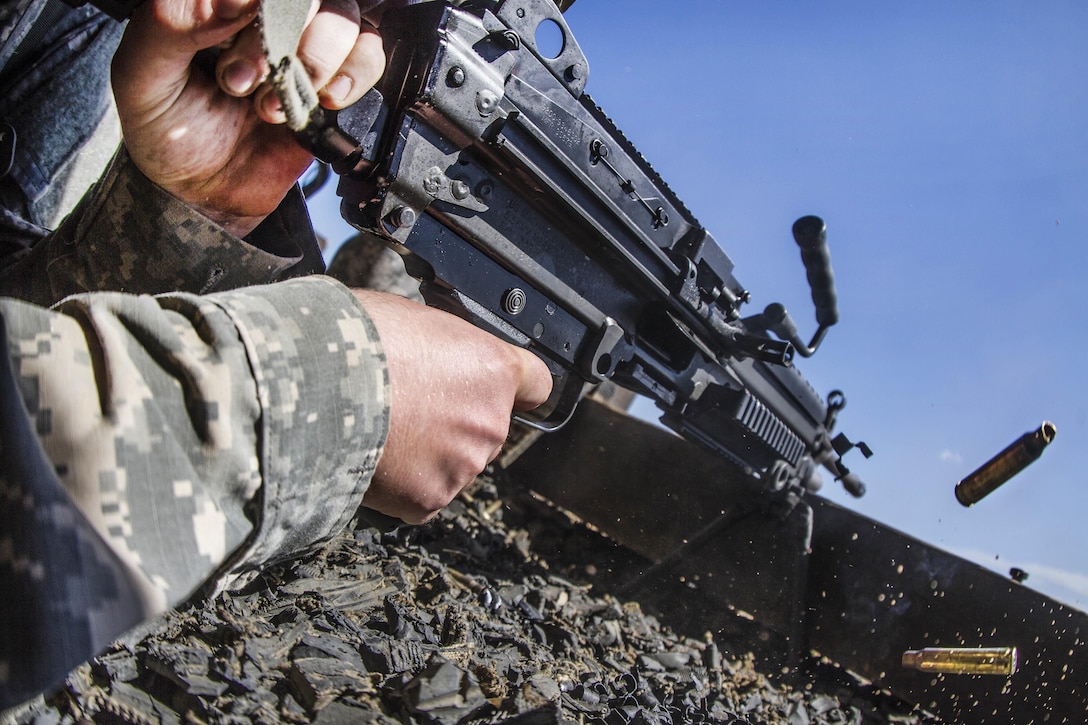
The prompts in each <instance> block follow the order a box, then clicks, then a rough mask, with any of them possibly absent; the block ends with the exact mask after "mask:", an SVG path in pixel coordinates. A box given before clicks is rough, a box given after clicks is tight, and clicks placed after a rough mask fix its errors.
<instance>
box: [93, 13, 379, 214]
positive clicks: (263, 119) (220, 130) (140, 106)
mask: <svg viewBox="0 0 1088 725" xmlns="http://www.w3.org/2000/svg"><path fill="white" fill-rule="evenodd" d="M257 8H258V2H257V0H148V1H147V2H145V3H143V4H142V5H141V6H139V7H138V8H137V9H136V12H135V13H134V14H133V16H132V19H131V21H130V22H129V26H128V28H127V29H126V31H125V36H124V38H123V40H122V41H121V45H120V47H119V48H118V50H117V53H116V55H115V56H114V63H113V85H114V95H115V97H116V99H117V110H118V113H119V115H120V118H121V125H122V131H123V135H124V142H125V146H126V147H127V149H128V151H129V154H130V155H131V157H132V159H133V161H134V162H135V164H136V166H137V167H138V168H139V169H140V170H141V171H142V172H143V173H144V174H145V175H146V176H147V177H148V178H150V179H151V180H152V181H154V182H155V183H156V184H158V185H159V186H161V187H163V188H164V189H165V190H166V191H168V192H170V193H171V194H173V195H174V196H176V197H178V198H179V199H181V200H182V201H184V202H186V203H187V204H189V205H190V206H193V207H194V208H196V209H197V210H198V211H200V212H201V213H203V214H204V215H205V216H208V217H209V218H211V219H212V220H214V221H216V222H218V223H219V224H221V225H222V226H224V227H225V228H227V229H228V230H229V231H231V232H232V233H234V234H236V235H237V236H244V235H245V234H248V233H249V232H250V231H252V230H253V229H254V228H255V227H256V226H257V224H259V223H260V222H261V220H263V219H264V217H266V216H267V215H268V214H270V213H271V212H272V211H274V210H275V208H276V207H277V206H278V205H279V203H280V202H281V201H282V200H283V197H284V195H285V194H286V193H287V191H288V190H289V189H290V188H291V186H292V185H293V184H294V183H295V181H296V180H297V179H298V177H299V175H300V174H302V172H303V171H305V169H306V167H307V166H308V165H309V164H310V162H311V160H312V158H311V157H310V155H309V154H308V153H307V152H306V151H304V150H303V149H302V148H301V147H300V146H298V144H297V143H295V141H294V139H293V138H292V136H291V133H290V131H289V130H288V129H287V128H286V126H284V125H283V124H282V123H278V122H280V121H282V113H281V112H280V110H279V105H278V101H276V100H275V94H269V93H268V92H267V91H265V90H264V86H263V85H262V83H263V81H264V78H265V75H266V74H267V70H268V69H267V63H266V62H265V61H264V59H263V54H262V52H261V41H260V34H259V31H258V29H257V27H256V26H255V25H254V21H255V20H256V18H257ZM216 48H218V49H220V53H219V57H218V60H217V61H216V63H215V65H214V66H209V65H208V64H207V63H204V62H202V61H203V60H204V58H203V56H198V54H199V53H201V51H205V50H208V49H216ZM299 57H300V58H301V59H302V61H303V63H304V65H305V66H306V68H307V70H308V71H309V73H310V76H311V80H312V81H313V83H314V87H315V88H317V89H319V95H320V97H321V102H322V104H323V105H325V106H327V107H330V108H342V107H344V106H346V105H350V104H351V103H353V102H355V101H356V100H358V99H359V98H361V97H362V95H363V94H364V93H366V91H367V90H368V89H369V88H370V86H371V85H373V84H374V82H375V81H376V80H377V79H378V78H379V77H380V76H381V73H382V71H383V70H384V66H385V56H384V54H383V51H382V45H381V36H380V35H378V33H377V31H376V30H375V29H374V27H373V26H372V25H370V24H369V23H367V22H366V21H365V20H362V18H361V16H360V10H359V5H358V4H357V3H356V0H323V1H322V2H321V3H320V6H319V5H318V4H317V2H316V0H315V4H314V7H313V8H312V10H311V20H310V23H309V26H308V27H307V30H306V32H305V34H304V35H303V38H302V42H301V43H300V49H299Z"/></svg>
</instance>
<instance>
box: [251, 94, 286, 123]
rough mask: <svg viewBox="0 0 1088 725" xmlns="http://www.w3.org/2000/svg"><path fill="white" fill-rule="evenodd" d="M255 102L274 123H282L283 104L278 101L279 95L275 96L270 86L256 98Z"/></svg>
mask: <svg viewBox="0 0 1088 725" xmlns="http://www.w3.org/2000/svg"><path fill="white" fill-rule="evenodd" d="M256 103H257V105H258V106H260V108H261V111H263V112H264V114H265V116H266V117H267V118H268V119H269V120H272V121H273V122H276V123H282V122H283V120H284V119H285V116H284V113H283V104H282V103H281V102H280V97H279V96H277V95H276V93H275V92H274V91H273V90H272V89H271V88H268V90H267V91H266V92H265V93H264V94H262V95H261V96H260V97H259V98H257V99H256Z"/></svg>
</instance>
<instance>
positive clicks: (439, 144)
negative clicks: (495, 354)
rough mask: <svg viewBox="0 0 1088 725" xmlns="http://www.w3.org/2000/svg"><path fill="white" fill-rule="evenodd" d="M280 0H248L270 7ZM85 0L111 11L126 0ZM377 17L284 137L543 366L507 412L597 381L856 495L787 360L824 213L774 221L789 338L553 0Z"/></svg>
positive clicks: (817, 286)
mask: <svg viewBox="0 0 1088 725" xmlns="http://www.w3.org/2000/svg"><path fill="white" fill-rule="evenodd" d="M39 1H43V0H39ZM297 1H298V0H265V1H264V3H263V5H262V10H263V12H264V13H265V14H268V13H272V14H273V15H275V16H276V17H277V19H278V20H283V18H282V17H281V13H279V12H278V11H277V8H278V7H279V5H280V4H281V3H292V2H297ZM70 2H71V3H72V4H75V5H78V4H80V0H70ZM93 2H94V4H95V5H97V6H98V7H100V8H102V9H103V10H105V11H106V12H108V13H110V14H111V15H113V16H114V17H118V18H123V17H126V16H127V15H128V14H129V13H130V12H131V11H132V9H133V8H134V7H135V6H136V5H138V4H139V3H140V2H141V0H93ZM396 4H399V3H396ZM288 14H290V13H288ZM269 22H272V23H275V22H277V21H276V20H270V19H266V24H268V23H269ZM288 26H289V27H288ZM380 30H381V33H382V36H383V43H384V46H385V49H386V53H387V67H386V70H385V73H384V75H383V76H382V78H381V80H380V82H379V83H378V85H377V86H376V87H375V88H374V89H373V90H371V91H370V92H369V93H368V94H367V95H366V96H365V97H364V98H363V99H362V100H360V101H359V102H358V103H356V104H354V105H352V106H351V107H349V108H347V109H344V110H342V111H339V112H336V111H329V110H327V109H324V108H321V107H320V106H318V107H317V108H315V109H314V110H313V111H312V113H310V115H309V117H308V123H306V124H299V125H300V126H301V125H304V128H302V129H301V130H299V131H297V132H296V135H297V137H298V139H299V141H300V143H302V145H303V146H305V147H307V148H308V149H309V150H311V151H312V152H313V153H314V155H315V156H316V157H317V158H319V159H321V160H322V161H324V162H326V163H328V164H330V165H331V166H332V168H333V169H334V170H335V171H336V172H337V174H338V175H339V177H340V178H339V185H338V189H337V193H338V194H339V195H340V197H341V198H342V200H343V201H342V204H341V214H342V216H343V217H344V219H345V220H347V221H348V222H349V223H350V224H351V225H353V226H354V227H356V228H357V229H359V230H361V231H364V232H369V233H372V234H374V235H376V236H378V237H380V238H381V239H382V240H383V241H384V242H385V243H387V244H388V245H390V246H391V247H392V248H393V249H395V250H396V251H398V252H400V253H401V254H402V255H403V257H404V262H405V267H406V269H407V271H408V273H409V274H411V275H412V276H414V277H416V278H418V279H419V280H420V282H421V284H420V290H421V292H422V293H423V295H424V298H425V299H426V300H427V302H428V304H431V305H433V306H437V307H441V308H443V309H446V310H448V311H451V312H453V313H455V314H458V315H460V316H461V317H464V318H466V319H468V320H469V321H471V322H472V323H474V324H475V325H477V326H478V327H480V328H482V329H485V330H487V331H489V332H491V333H493V334H495V335H497V336H499V337H500V338H502V339H504V340H507V341H509V342H511V343H513V344H515V345H520V346H522V347H525V348H528V349H529V350H532V351H533V352H534V353H536V354H537V355H538V356H539V357H540V358H542V359H543V360H544V362H545V363H546V364H547V365H548V367H549V369H550V371H551V373H552V376H553V380H554V384H553V392H552V396H551V398H550V399H549V400H548V402H547V403H545V404H544V405H543V406H541V408H539V409H537V410H536V411H533V412H532V413H530V414H525V415H524V416H522V417H521V418H520V419H521V420H522V421H523V422H525V423H527V424H529V425H531V426H534V427H537V428H540V429H543V430H554V429H556V428H558V427H560V426H562V425H563V423H565V422H566V421H567V420H568V419H569V418H570V416H571V415H572V414H573V413H574V410H575V408H576V406H577V405H578V402H579V401H580V400H581V399H582V397H583V396H584V395H585V394H586V393H587V391H588V390H590V389H591V388H592V387H593V386H594V385H597V384H599V383H602V382H604V381H612V382H614V383H616V384H618V385H620V386H622V387H624V388H627V389H629V390H632V391H634V392H636V393H639V394H642V395H644V396H646V397H649V398H650V399H652V400H653V401H655V402H656V404H657V405H658V407H659V408H660V409H661V410H662V417H661V420H662V422H663V423H664V424H665V425H667V426H668V427H670V428H671V429H673V430H674V431H676V432H677V433H679V434H680V435H682V436H684V437H685V438H688V439H690V440H692V441H695V442H697V443H699V444H701V445H703V446H706V447H708V448H710V449H711V450H713V451H715V452H717V453H718V454H720V455H722V456H724V457H725V458H726V459H728V460H730V461H732V462H733V463H735V464H736V465H737V466H739V467H740V468H741V470H743V471H744V472H745V473H747V474H748V475H749V476H750V477H751V479H752V480H753V481H755V482H757V484H758V485H759V486H761V487H762V488H764V489H766V490H768V491H772V492H779V493H781V494H782V495H783V496H784V497H786V498H790V499H794V500H795V499H796V498H797V497H798V496H800V495H801V494H802V493H803V492H804V491H805V490H813V489H815V488H818V486H819V481H820V478H819V475H818V473H817V466H818V465H823V466H824V467H825V468H826V469H827V470H828V471H830V472H831V474H832V475H833V476H834V478H835V479H836V480H839V481H841V482H842V484H843V485H844V486H845V487H846V489H847V490H848V491H849V492H850V493H851V494H853V495H854V496H861V495H862V494H863V493H864V490H865V486H864V484H863V483H862V482H861V480H860V479H859V478H858V477H857V475H856V474H854V473H852V472H851V471H850V470H849V469H848V468H847V467H846V466H845V465H844V464H843V462H842V455H843V454H844V453H845V452H846V451H848V450H850V449H851V448H854V447H857V448H858V449H859V450H860V451H861V452H862V453H863V454H864V455H865V456H866V457H868V456H869V455H871V451H870V450H869V448H868V446H866V445H865V444H864V443H861V442H858V443H856V444H855V443H853V442H851V441H850V440H848V439H847V438H846V437H845V436H844V435H842V434H839V435H835V436H832V430H833V428H834V425H835V420H836V416H837V414H838V412H839V411H840V410H841V409H842V407H843V406H844V405H845V402H846V399H845V396H844V395H843V394H842V393H841V392H840V391H837V390H835V391H832V392H831V393H830V394H829V395H828V399H827V401H826V402H825V401H824V400H823V399H822V398H821V396H820V395H819V394H817V393H816V392H815V391H814V390H813V389H812V387H811V385H809V383H808V381H807V380H806V379H805V378H804V376H803V375H802V374H801V373H800V372H799V371H798V370H797V368H796V367H795V366H794V364H793V358H794V356H795V355H797V354H799V355H801V356H802V357H808V356H810V355H812V354H813V353H814V352H815V351H816V348H817V347H818V346H819V345H820V342H821V341H822V340H823V338H824V335H825V333H826V332H827V330H828V328H829V327H831V326H832V325H834V324H835V323H836V322H837V321H838V308H837V300H836V295H835V290H834V284H833V275H832V269H831V260H830V256H829V254H828V249H827V240H826V228H825V226H824V223H823V221H822V220H821V219H819V218H818V217H814V216H807V217H802V218H801V219H798V220H797V221H796V223H794V225H793V235H794V238H795V239H796V241H797V244H798V245H799V246H800V249H801V257H802V260H803V262H804V265H805V269H806V271H807V276H808V281H809V285H810V287H811V290H812V298H813V302H814V303H815V306H816V321H817V324H818V328H817V331H816V333H815V334H814V335H813V337H812V338H811V340H810V342H808V343H807V344H806V343H804V342H803V341H802V340H801V338H800V337H799V333H798V331H797V326H796V324H795V323H794V322H793V320H792V319H791V318H790V316H789V314H788V313H787V312H786V309H785V308H784V307H783V306H782V305H780V304H771V305H769V306H768V307H767V308H766V309H765V310H764V311H763V312H760V313H756V314H752V315H748V316H746V317H745V316H742V314H741V306H742V305H743V304H745V303H747V302H748V301H749V298H750V295H749V293H748V291H747V290H746V289H744V287H742V286H741V284H740V283H739V282H738V281H737V279H736V278H735V277H734V276H733V262H732V261H731V260H730V258H729V256H728V255H727V254H726V253H725V251H723V250H722V248H721V247H720V246H719V245H718V244H717V242H715V241H714V238H713V237H712V236H711V235H710V233H709V232H708V231H707V230H706V229H704V228H703V227H701V226H700V225H699V224H698V222H697V221H696V220H695V218H694V217H693V216H692V214H691V213H690V212H689V211H688V210H687V209H686V208H685V206H684V205H683V203H682V202H681V201H680V200H679V199H678V198H677V197H676V196H675V195H674V194H673V192H672V191H671V190H670V189H669V187H668V186H667V185H666V184H665V183H664V181H663V180H662V179H661V178H660V177H659V176H658V174H657V173H656V172H655V171H654V170H653V169H652V167H651V166H650V165H649V164H648V163H647V162H646V161H645V160H644V159H643V157H642V156H641V155H640V154H639V153H638V151H637V150H635V148H634V147H633V146H632V145H631V144H630V143H629V142H628V141H627V139H626V138H625V137H624V136H623V134H622V133H620V132H619V130H618V129H616V128H615V126H614V125H613V124H612V122H611V121H610V120H609V119H608V118H607V117H606V116H605V114H604V113H603V112H602V111H601V110H600V109H599V108H597V107H596V106H595V105H594V104H593V102H592V101H591V100H590V98H589V97H588V96H587V95H585V93H584V89H585V85H586V80H587V78H588V75H589V64H588V62H587V60H586V57H585V55H584V54H583V52H582V50H581V48H580V47H579V45H578V42H577V41H576V40H575V38H574V36H573V34H572V33H571V31H570V28H569V27H568V26H567V23H566V21H565V19H564V17H563V15H562V13H561V11H560V10H559V7H558V6H557V4H556V3H554V2H553V0H479V1H470V0H466V1H463V2H459V3H449V2H445V1H443V0H428V1H427V2H421V3H417V4H411V5H407V6H404V7H397V8H394V9H391V10H389V11H387V12H386V13H385V14H384V15H383V17H382V22H381V28H380ZM276 31H277V32H276V36H277V37H278V36H279V35H286V37H292V36H291V34H292V33H294V36H293V37H297V33H299V32H301V29H300V27H295V26H294V23H293V21H290V22H286V23H283V24H281V27H279V28H276ZM281 31H282V32H281ZM266 35H267V34H266ZM556 35H558V36H559V37H560V41H559V42H558V43H555V44H552V43H545V42H542V40H541V39H543V38H548V37H555V36H556ZM267 42H268V41H267V38H266V43H267ZM276 45H282V43H279V42H277V43H276ZM266 50H270V49H266ZM277 50H278V52H277V55H280V54H281V53H282V51H283V50H284V49H283V48H278V49H277ZM285 83H286V84H287V85H290V83H289V82H285ZM288 90H290V89H288ZM302 120H303V121H305V120H307V119H302ZM292 127H295V124H292ZM770 333H773V334H774V336H775V337H771V336H770Z"/></svg>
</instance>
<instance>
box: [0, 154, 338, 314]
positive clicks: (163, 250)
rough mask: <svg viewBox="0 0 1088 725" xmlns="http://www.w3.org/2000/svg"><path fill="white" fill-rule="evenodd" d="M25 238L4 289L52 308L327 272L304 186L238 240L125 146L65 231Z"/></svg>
mask: <svg viewBox="0 0 1088 725" xmlns="http://www.w3.org/2000/svg"><path fill="white" fill-rule="evenodd" d="M41 233H42V234H44V230H41ZM21 244H22V245H23V246H29V247H30V248H29V251H27V252H25V253H23V254H21V255H18V256H16V257H14V258H9V259H5V260H4V261H3V269H0V294H2V295H3V296H5V297H13V298H16V299H21V300H25V301H28V302H33V303H34V304H38V305H43V306H48V305H51V304H54V303H55V302H57V301H58V300H60V299H63V298H64V297H67V296H69V295H72V294H78V293H81V292H93V291H100V290H115V291H123V292H130V293H134V294H158V293H161V292H170V291H183V292H193V293H196V294H207V293H210V292H217V291H222V290H228V289H236V288H238V287H243V286H247V285H253V284H263V283H266V282H272V281H276V280H280V279H286V278H290V277H296V276H302V275H306V274H314V273H318V272H322V271H324V263H323V261H322V259H321V251H320V249H319V247H318V243H317V237H316V235H315V234H314V231H313V227H312V226H311V224H310V219H309V215H308V213H307V211H306V205H305V200H304V199H303V198H302V193H301V192H300V191H299V190H298V189H297V188H295V189H293V190H292V191H291V192H290V193H289V194H288V196H287V198H286V199H285V200H284V202H283V203H282V204H281V205H280V207H279V208H278V209H277V210H276V212H274V213H273V214H272V215H271V216H269V217H268V218H267V219H266V220H265V221H264V223H262V224H261V225H260V226H259V227H258V228H257V229H256V230H254V232H253V233H252V234H250V235H249V236H247V237H246V238H245V239H239V238H237V237H235V236H233V235H231V234H230V233H229V232H227V231H226V230H224V229H223V228H222V227H220V226H219V225H217V224H215V223H214V222H212V221H211V220H209V219H208V218H206V217H204V216H203V215H201V214H199V213H198V212H196V211H194V210H193V209H191V208H190V207H188V206H187V205H185V204H183V203H182V202H181V201H179V200H178V199H176V198H175V197H173V196H172V195H170V194H169V193H167V192H166V191H164V190H163V189H161V188H160V187H158V186H157V185H155V184H154V183H153V182H152V181H150V180H149V179H148V178H147V177H146V176H144V175H143V174H142V173H141V172H140V171H139V170H138V169H137V168H136V166H135V164H133V163H132V160H131V159H130V157H129V155H128V153H127V152H126V151H125V149H124V146H123V145H122V146H121V147H120V148H119V150H118V152H117V154H116V155H115V156H114V158H113V160H112V161H111V162H110V165H109V166H108V167H107V169H106V171H105V173H104V174H103V176H102V178H101V179H100V180H99V182H98V183H97V184H96V185H95V186H94V187H92V189H91V190H90V191H89V192H88V193H87V194H86V196H84V198H83V199H82V200H81V201H80V203H79V204H78V205H77V206H76V207H75V209H74V210H73V212H72V213H71V214H70V215H69V216H68V217H67V218H65V220H64V221H63V222H62V223H61V225H60V226H59V227H58V229H57V230H56V231H54V232H53V233H51V234H48V235H46V236H44V237H43V238H41V239H39V240H37V241H36V242H32V243H27V242H26V241H23V242H21ZM31 245H32V246H31Z"/></svg>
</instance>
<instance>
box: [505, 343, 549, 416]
mask: <svg viewBox="0 0 1088 725" xmlns="http://www.w3.org/2000/svg"><path fill="white" fill-rule="evenodd" d="M514 349H515V350H516V351H517V353H518V354H519V356H520V363H521V375H520V378H519V381H518V389H517V392H516V393H515V395H514V410H532V409H533V408H536V407H537V406H539V405H543V404H544V403H545V402H546V401H547V400H548V396H549V395H551V392H552V376H551V373H550V372H549V371H548V366H547V365H545V364H544V361H543V360H541V359H540V358H538V357H537V356H536V355H534V354H533V353H531V352H529V351H528V350H523V349H522V348H514Z"/></svg>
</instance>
